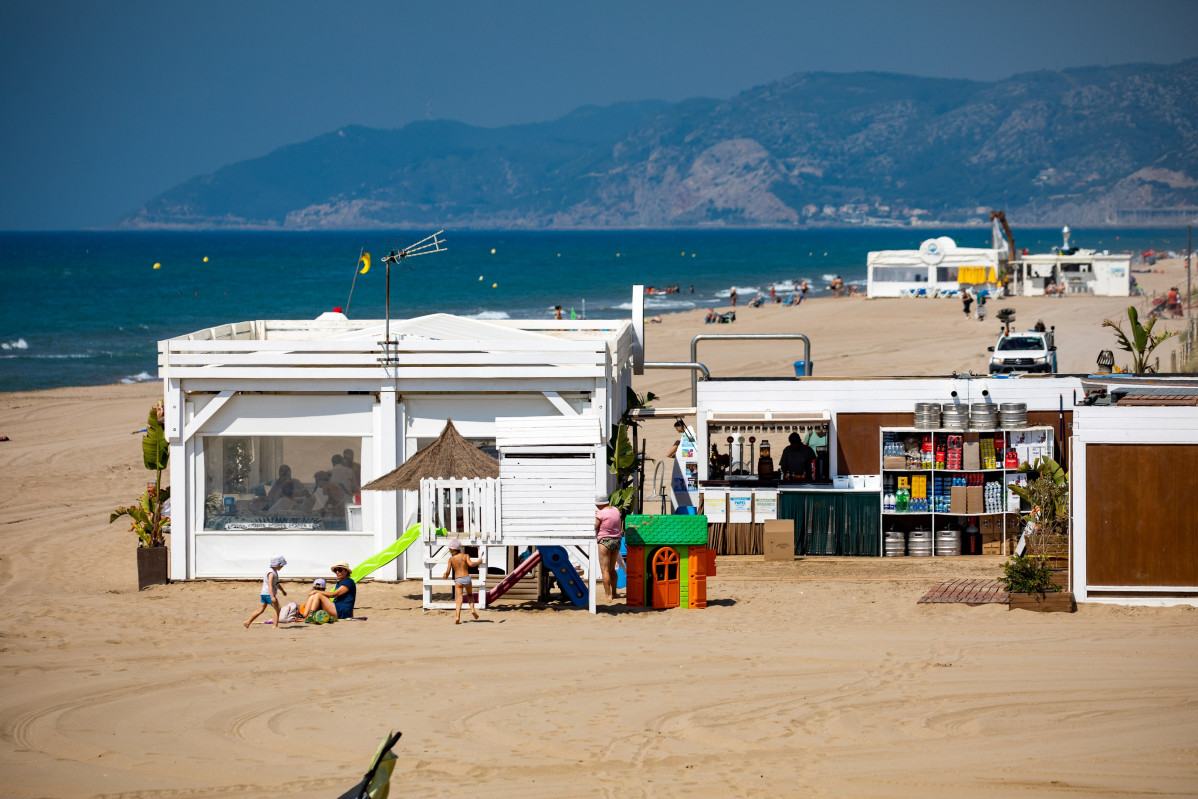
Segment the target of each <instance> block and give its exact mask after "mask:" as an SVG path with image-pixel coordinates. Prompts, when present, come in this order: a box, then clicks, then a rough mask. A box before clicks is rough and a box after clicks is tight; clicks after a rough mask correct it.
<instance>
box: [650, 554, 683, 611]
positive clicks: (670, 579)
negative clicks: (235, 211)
mask: <svg viewBox="0 0 1198 799" xmlns="http://www.w3.org/2000/svg"><path fill="white" fill-rule="evenodd" d="M678 563H679V561H678V551H677V550H675V549H674V548H673V547H662V548H661V549H659V550H657V552H655V553H653V607H655V608H676V607H678V605H679V603H680V601H681V589H680V585H679V580H678Z"/></svg>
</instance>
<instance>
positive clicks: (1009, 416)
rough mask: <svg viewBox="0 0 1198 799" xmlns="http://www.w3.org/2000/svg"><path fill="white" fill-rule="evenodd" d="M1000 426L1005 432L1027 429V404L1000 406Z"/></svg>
mask: <svg viewBox="0 0 1198 799" xmlns="http://www.w3.org/2000/svg"><path fill="white" fill-rule="evenodd" d="M998 426H999V427H1000V428H1002V429H1003V430H1020V429H1022V428H1024V427H1027V403H1026V402H1004V403H1002V404H1001V405H999V406H998Z"/></svg>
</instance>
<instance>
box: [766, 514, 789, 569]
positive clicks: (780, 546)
mask: <svg viewBox="0 0 1198 799" xmlns="http://www.w3.org/2000/svg"><path fill="white" fill-rule="evenodd" d="M762 528H763V529H762V533H761V551H762V553H763V554H764V555H765V559H766V560H794V558H795V522H794V519H770V520H769V521H766V522H762Z"/></svg>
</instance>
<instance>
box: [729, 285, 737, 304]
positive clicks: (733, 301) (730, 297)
mask: <svg viewBox="0 0 1198 799" xmlns="http://www.w3.org/2000/svg"><path fill="white" fill-rule="evenodd" d="M728 299H729V300H731V302H732V307H733V308H735V307H736V286H733V287H732V291H731V292H729V294H728Z"/></svg>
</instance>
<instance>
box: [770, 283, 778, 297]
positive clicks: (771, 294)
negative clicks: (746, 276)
mask: <svg viewBox="0 0 1198 799" xmlns="http://www.w3.org/2000/svg"><path fill="white" fill-rule="evenodd" d="M777 298H778V294H777V292H776V291H774V284H773V283H770V300H771V301H773V300H776V299H777Z"/></svg>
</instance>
